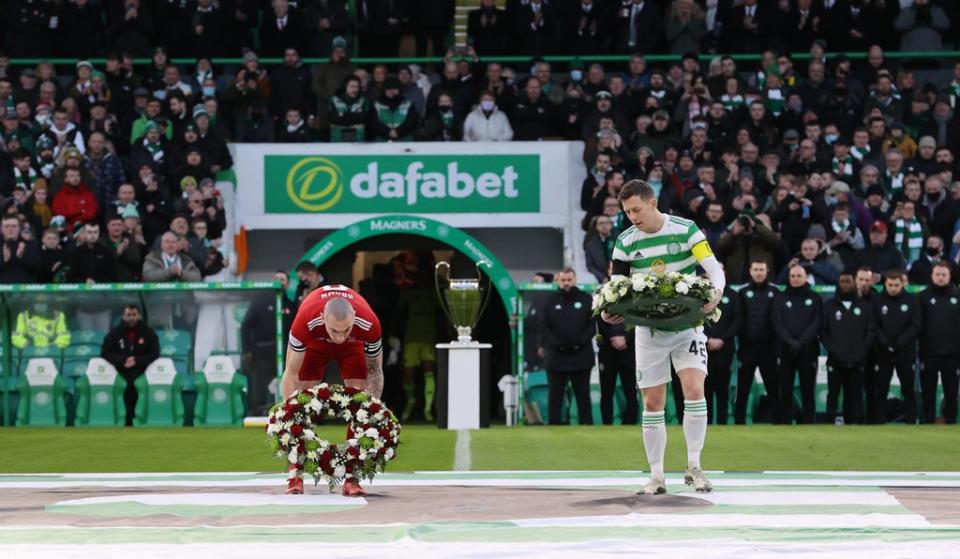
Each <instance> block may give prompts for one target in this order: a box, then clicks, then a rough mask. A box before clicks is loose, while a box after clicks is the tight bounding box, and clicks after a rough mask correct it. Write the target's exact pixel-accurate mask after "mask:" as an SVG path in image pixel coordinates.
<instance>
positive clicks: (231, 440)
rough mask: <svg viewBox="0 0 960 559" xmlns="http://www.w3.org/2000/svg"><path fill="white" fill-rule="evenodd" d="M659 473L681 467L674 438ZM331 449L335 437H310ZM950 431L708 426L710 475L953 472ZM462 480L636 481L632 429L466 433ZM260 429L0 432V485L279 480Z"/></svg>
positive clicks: (430, 447)
mask: <svg viewBox="0 0 960 559" xmlns="http://www.w3.org/2000/svg"><path fill="white" fill-rule="evenodd" d="M667 430H668V433H669V434H668V442H667V457H666V467H667V470H669V471H680V470H681V469H682V468H683V467H684V466H685V465H686V447H685V446H684V443H683V434H682V432H681V428H680V427H679V426H670V427H668V428H667ZM321 436H323V437H326V438H329V439H330V440H335V441H340V440H342V437H343V428H342V427H327V428H323V429H321ZM958 441H960V431H958V429H957V427H956V426H942V425H930V426H926V425H923V426H905V425H885V426H844V427H837V426H834V425H813V426H773V425H751V426H746V427H744V426H733V425H726V426H720V427H717V426H711V428H710V430H709V431H708V432H707V444H706V449H705V450H704V454H703V464H704V466H705V467H706V468H707V469H711V470H727V471H761V470H864V471H956V470H958V469H960V467H958V464H960V444H958ZM471 442H472V444H471V450H472V460H473V461H472V469H474V470H638V469H646V467H647V462H646V457H645V455H644V453H643V443H642V439H641V433H640V428H639V427H636V426H634V427H600V426H597V427H515V428H507V427H494V428H492V429H485V430H481V431H473V432H472V433H471ZM455 446H456V433H455V432H452V431H443V430H440V429H437V428H435V427H430V426H417V425H412V426H408V427H405V428H404V430H403V434H402V435H401V447H400V452H399V453H398V457H397V459H396V460H395V461H394V462H392V463H391V464H390V467H389V471H393V472H403V471H414V470H450V469H452V468H453V462H454V448H455ZM282 466H283V463H282V461H280V460H278V459H274V458H272V457H271V455H270V449H269V447H268V446H267V443H266V437H265V435H264V434H263V432H262V431H261V430H260V429H190V428H181V429H176V428H174V429H43V428H21V427H14V428H0V473H8V474H9V473H93V472H190V471H195V472H230V471H245V472H249V471H263V472H269V471H280V470H282Z"/></svg>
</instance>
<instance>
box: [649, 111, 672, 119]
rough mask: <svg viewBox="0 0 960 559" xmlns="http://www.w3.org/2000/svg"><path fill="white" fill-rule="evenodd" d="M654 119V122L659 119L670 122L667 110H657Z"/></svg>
mask: <svg viewBox="0 0 960 559" xmlns="http://www.w3.org/2000/svg"><path fill="white" fill-rule="evenodd" d="M653 119H654V120H657V119H660V120H670V115H669V114H668V113H667V111H665V110H663V109H659V110H657V111H656V112H654V113H653Z"/></svg>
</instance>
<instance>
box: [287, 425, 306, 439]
mask: <svg viewBox="0 0 960 559" xmlns="http://www.w3.org/2000/svg"><path fill="white" fill-rule="evenodd" d="M290 434H291V435H293V436H294V437H299V436H300V435H303V426H301V425H294V426H293V427H291V428H290Z"/></svg>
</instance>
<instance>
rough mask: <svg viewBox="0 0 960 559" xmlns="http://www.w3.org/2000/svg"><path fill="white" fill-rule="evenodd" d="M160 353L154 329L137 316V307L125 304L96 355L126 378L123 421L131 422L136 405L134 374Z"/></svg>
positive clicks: (139, 371) (135, 378)
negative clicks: (119, 320) (121, 313)
mask: <svg viewBox="0 0 960 559" xmlns="http://www.w3.org/2000/svg"><path fill="white" fill-rule="evenodd" d="M159 356H160V341H159V340H158V339H157V334H156V332H154V331H153V329H152V328H150V327H149V326H147V325H146V324H145V323H144V322H143V320H141V318H140V307H139V306H137V305H134V304H128V305H127V306H126V307H124V309H123V321H122V322H121V323H120V324H118V325H117V326H115V327H114V328H113V330H110V332H108V333H107V335H106V336H105V337H104V338H103V345H102V346H101V348H100V357H102V358H104V359H106V360H107V361H109V362H110V364H111V365H113V366H114V367H115V368H116V369H117V372H118V373H120V376H122V377H123V379H124V380H125V381H127V389H126V390H124V392H123V404H124V406H126V408H127V415H126V423H125V424H126V425H128V426H129V425H133V415H134V411H135V408H136V405H137V387H136V386H135V385H134V382H136V380H137V377H139V376H140V375H142V374H143V373H144V372H145V371H146V370H147V367H148V366H149V365H150V363H153V362H154V361H155V360H156V359H157V357H159Z"/></svg>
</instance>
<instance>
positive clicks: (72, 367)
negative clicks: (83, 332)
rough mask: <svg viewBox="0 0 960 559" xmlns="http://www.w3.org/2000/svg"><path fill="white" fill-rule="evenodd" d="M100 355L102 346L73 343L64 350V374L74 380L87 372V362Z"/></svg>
mask: <svg viewBox="0 0 960 559" xmlns="http://www.w3.org/2000/svg"><path fill="white" fill-rule="evenodd" d="M99 356H100V346H92V345H72V346H70V347H68V348H67V349H65V350H63V367H62V371H63V376H64V377H65V378H67V379H70V380H73V379H76V378H79V377H82V376H83V375H85V374H86V373H87V364H88V363H89V361H90V359H91V358H93V357H99Z"/></svg>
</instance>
